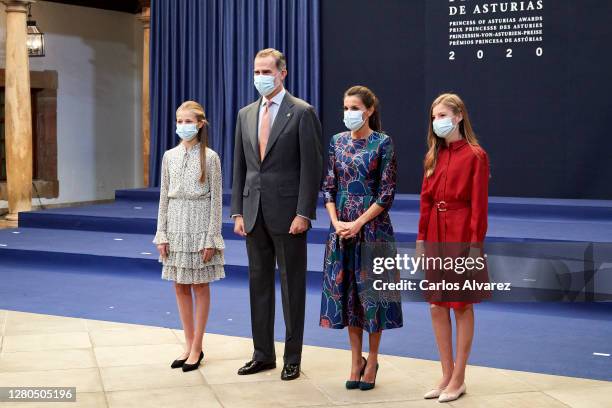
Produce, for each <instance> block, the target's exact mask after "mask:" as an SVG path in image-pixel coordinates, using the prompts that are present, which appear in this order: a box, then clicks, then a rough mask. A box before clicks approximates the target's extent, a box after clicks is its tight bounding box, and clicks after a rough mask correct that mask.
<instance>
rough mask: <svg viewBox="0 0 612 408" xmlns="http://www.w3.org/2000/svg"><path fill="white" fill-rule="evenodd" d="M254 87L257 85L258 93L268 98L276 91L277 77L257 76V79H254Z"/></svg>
mask: <svg viewBox="0 0 612 408" xmlns="http://www.w3.org/2000/svg"><path fill="white" fill-rule="evenodd" d="M253 85H255V88H257V92H259V94H260V95H261V96H268V95H270V94H271V93H272V92H273V91H274V89H276V76H275V75H255V77H253Z"/></svg>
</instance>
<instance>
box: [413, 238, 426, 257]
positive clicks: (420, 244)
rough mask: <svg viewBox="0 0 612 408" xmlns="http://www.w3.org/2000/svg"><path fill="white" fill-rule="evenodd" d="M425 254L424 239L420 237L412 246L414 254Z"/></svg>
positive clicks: (417, 255) (416, 255)
mask: <svg viewBox="0 0 612 408" xmlns="http://www.w3.org/2000/svg"><path fill="white" fill-rule="evenodd" d="M424 254H425V241H423V240H422V239H419V240H417V242H416V246H415V248H414V256H415V258H416V257H419V256H423V255H424Z"/></svg>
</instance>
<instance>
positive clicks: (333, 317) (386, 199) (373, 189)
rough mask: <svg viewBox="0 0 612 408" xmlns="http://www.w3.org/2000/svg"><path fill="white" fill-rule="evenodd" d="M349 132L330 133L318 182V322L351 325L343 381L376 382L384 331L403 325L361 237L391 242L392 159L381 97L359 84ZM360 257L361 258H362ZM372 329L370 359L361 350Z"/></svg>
mask: <svg viewBox="0 0 612 408" xmlns="http://www.w3.org/2000/svg"><path fill="white" fill-rule="evenodd" d="M344 124H345V125H346V127H347V128H348V129H349V131H348V132H343V133H339V134H337V135H335V136H333V137H332V139H331V142H330V145H329V159H328V169H327V173H326V177H325V180H324V183H323V192H324V196H325V203H326V204H325V205H326V208H327V210H328V213H329V216H330V219H331V226H330V232H329V237H328V240H327V245H326V248H325V261H324V276H323V294H322V299H321V317H320V325H321V326H322V327H326V328H333V329H342V328H344V327H347V326H348V332H349V339H350V343H351V350H352V368H351V375H350V378H349V380H348V381H347V382H346V388H348V389H356V388H360V389H361V390H369V389H372V388H374V385H375V379H376V372H377V370H378V348H379V344H380V339H381V334H382V330H385V329H393V328H397V327H401V326H402V308H401V299H400V297H399V294H398V293H397V292H396V293H394V294H385V293H381V292H377V291H374V290H373V289H372V284H371V279H370V278H371V275H369V274H368V273H367V272H368V271H367V269H368V267H367V265H366V264H365V259H363V258H362V255H364V257H365V254H362V249H363V248H364V245H362V244H370V243H371V244H372V245H373V246H375V245H377V244H382V245H390V246H392V247H394V236H393V227H392V225H391V220H390V218H389V208H390V207H391V204H392V203H393V198H394V195H395V185H396V176H397V163H396V158H395V152H394V150H393V142H392V140H391V138H390V137H389V136H388V135H386V134H384V133H382V132H381V123H380V112H379V110H378V99H377V98H376V95H374V93H373V92H372V91H371V90H370V89H368V88H366V87H363V86H354V87H351V88H350V89H348V90H347V91H346V92H345V94H344ZM362 259H363V264H362ZM364 331H366V332H368V333H369V344H370V348H369V354H368V359H367V360H366V359H365V358H363V357H362V341H363V332H364Z"/></svg>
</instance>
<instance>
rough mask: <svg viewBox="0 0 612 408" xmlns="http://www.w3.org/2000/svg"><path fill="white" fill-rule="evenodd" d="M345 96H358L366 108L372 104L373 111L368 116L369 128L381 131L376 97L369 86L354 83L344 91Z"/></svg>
mask: <svg viewBox="0 0 612 408" xmlns="http://www.w3.org/2000/svg"><path fill="white" fill-rule="evenodd" d="M347 96H358V97H359V99H361V102H363V104H364V105H365V107H366V108H368V109H370V108H371V107H372V106H373V107H374V113H372V116H370V119H369V121H368V124H369V125H370V129H372V130H375V131H377V132H382V122H381V120H380V106H379V105H378V98H377V97H376V95H375V94H374V92H372V90H371V89H370V88H367V87H365V86H362V85H356V86H352V87H350V88H349V89H348V90H347V91H346V92H345V93H344V97H345V98H346V97H347Z"/></svg>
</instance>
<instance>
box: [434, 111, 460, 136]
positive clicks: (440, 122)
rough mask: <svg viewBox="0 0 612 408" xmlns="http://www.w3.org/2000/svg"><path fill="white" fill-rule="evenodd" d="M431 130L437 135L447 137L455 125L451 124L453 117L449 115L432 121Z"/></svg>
mask: <svg viewBox="0 0 612 408" xmlns="http://www.w3.org/2000/svg"><path fill="white" fill-rule="evenodd" d="M432 125H433V131H434V133H435V134H436V135H437V136H438V137H442V138H446V137H448V136H449V135H450V134H451V133H452V132H453V130H455V128H456V127H457V125H453V119H452V118H451V117H448V116H447V117H445V118H442V119H436V120H434V121H433V123H432Z"/></svg>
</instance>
